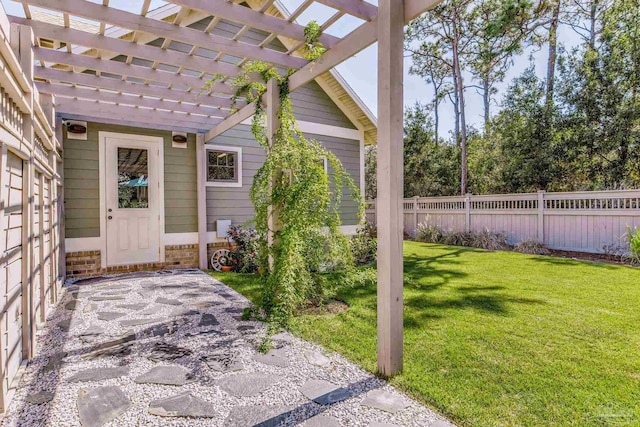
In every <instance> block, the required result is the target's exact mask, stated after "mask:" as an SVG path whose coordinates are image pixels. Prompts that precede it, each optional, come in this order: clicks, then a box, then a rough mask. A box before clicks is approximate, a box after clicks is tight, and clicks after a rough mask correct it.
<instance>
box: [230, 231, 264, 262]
mask: <svg viewBox="0 0 640 427" xmlns="http://www.w3.org/2000/svg"><path fill="white" fill-rule="evenodd" d="M227 239H229V240H230V241H231V240H233V242H234V243H235V244H236V247H235V249H232V250H231V256H230V259H231V260H233V264H232V265H234V266H235V270H236V271H238V272H240V273H255V272H257V271H258V255H257V248H258V233H256V231H255V230H254V229H252V228H244V227H242V226H240V225H232V226H231V227H229V231H227Z"/></svg>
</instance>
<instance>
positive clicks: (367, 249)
mask: <svg viewBox="0 0 640 427" xmlns="http://www.w3.org/2000/svg"><path fill="white" fill-rule="evenodd" d="M371 231H372V228H371V225H370V224H369V223H368V222H367V223H365V224H364V225H363V226H361V227H358V232H357V233H356V235H355V236H353V237H352V238H351V241H350V243H351V254H352V255H353V260H354V261H355V262H356V264H358V265H363V264H368V263H370V262H373V261H375V260H376V253H377V251H378V242H377V241H376V239H374V238H373V236H372V233H371Z"/></svg>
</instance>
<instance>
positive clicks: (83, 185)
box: [63, 122, 198, 238]
mask: <svg viewBox="0 0 640 427" xmlns="http://www.w3.org/2000/svg"><path fill="white" fill-rule="evenodd" d="M87 128H88V129H87V140H86V141H80V140H75V139H67V135H66V132H65V134H64V138H63V140H64V188H65V190H64V195H65V202H64V203H65V237H67V238H78V237H100V210H99V206H100V176H99V172H98V133H99V132H100V131H104V132H118V133H129V134H136V135H148V136H159V137H162V138H164V186H165V191H164V204H165V233H188V232H197V231H198V208H197V191H196V172H195V171H196V148H195V147H196V146H195V135H193V134H190V135H189V137H188V141H187V148H184V149H183V148H172V147H171V132H169V131H160V130H154V129H142V128H134V127H129V126H117V125H108V124H102V123H94V122H89V123H88V124H87Z"/></svg>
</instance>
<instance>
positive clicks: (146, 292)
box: [138, 289, 155, 298]
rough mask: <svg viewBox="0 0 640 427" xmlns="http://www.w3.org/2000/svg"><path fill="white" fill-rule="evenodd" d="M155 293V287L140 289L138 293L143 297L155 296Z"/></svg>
mask: <svg viewBox="0 0 640 427" xmlns="http://www.w3.org/2000/svg"><path fill="white" fill-rule="evenodd" d="M154 293H155V291H154V290H153V289H140V290H139V291H138V294H139V295H140V296H141V297H142V298H151V297H152V296H153V294H154Z"/></svg>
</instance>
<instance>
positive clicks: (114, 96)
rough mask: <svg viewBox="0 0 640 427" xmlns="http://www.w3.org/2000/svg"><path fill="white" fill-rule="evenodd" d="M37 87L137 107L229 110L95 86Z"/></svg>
mask: <svg viewBox="0 0 640 427" xmlns="http://www.w3.org/2000/svg"><path fill="white" fill-rule="evenodd" d="M36 87H37V88H38V90H40V91H41V92H43V93H50V94H52V95H55V96H56V99H57V97H65V98H81V99H86V100H90V101H103V102H112V103H117V104H125V105H132V106H136V107H145V108H155V109H160V110H167V111H173V112H180V113H189V114H199V115H203V116H208V117H216V118H224V117H226V116H227V115H228V114H229V112H228V111H224V110H220V109H217V108H210V107H204V106H202V105H195V104H184V103H181V102H173V101H167V100H160V99H154V98H143V97H141V96H140V95H125V94H122V93H116V92H112V91H109V92H107V91H104V90H100V89H95V88H80V87H73V86H69V85H61V84H53V83H42V82H36Z"/></svg>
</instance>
